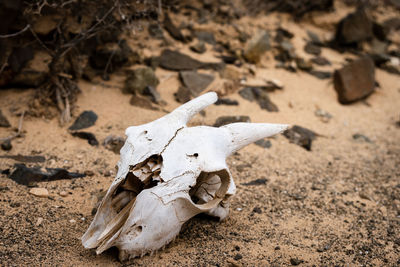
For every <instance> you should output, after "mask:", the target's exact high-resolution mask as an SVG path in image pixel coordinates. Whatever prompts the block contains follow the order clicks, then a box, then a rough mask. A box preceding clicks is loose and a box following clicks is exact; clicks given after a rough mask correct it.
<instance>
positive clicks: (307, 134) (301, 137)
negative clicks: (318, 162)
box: [283, 125, 317, 151]
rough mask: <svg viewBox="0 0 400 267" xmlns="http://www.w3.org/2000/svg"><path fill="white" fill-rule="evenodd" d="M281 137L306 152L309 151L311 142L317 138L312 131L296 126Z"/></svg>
mask: <svg viewBox="0 0 400 267" xmlns="http://www.w3.org/2000/svg"><path fill="white" fill-rule="evenodd" d="M283 135H284V136H285V137H286V138H287V139H289V141H290V142H291V143H294V144H296V145H299V146H301V147H303V148H305V149H306V150H308V151H311V144H312V141H313V140H315V138H316V136H317V135H316V133H314V132H313V131H311V130H309V129H306V128H303V127H300V126H297V125H295V126H293V127H292V128H290V129H288V130H286V131H285V132H283Z"/></svg>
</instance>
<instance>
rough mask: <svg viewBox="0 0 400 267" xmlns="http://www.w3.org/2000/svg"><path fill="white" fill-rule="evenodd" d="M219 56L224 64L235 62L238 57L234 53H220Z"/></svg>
mask: <svg viewBox="0 0 400 267" xmlns="http://www.w3.org/2000/svg"><path fill="white" fill-rule="evenodd" d="M220 58H221V59H222V61H223V62H225V63H226V64H235V63H236V61H237V60H238V57H237V56H234V55H221V56H220Z"/></svg>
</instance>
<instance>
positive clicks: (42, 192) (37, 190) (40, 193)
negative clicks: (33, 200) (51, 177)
mask: <svg viewBox="0 0 400 267" xmlns="http://www.w3.org/2000/svg"><path fill="white" fill-rule="evenodd" d="M29 193H30V194H32V195H34V196H36V197H43V198H45V197H49V191H48V190H47V189H46V188H43V187H34V188H32V189H31V190H29Z"/></svg>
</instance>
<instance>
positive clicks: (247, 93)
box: [239, 87, 256, 102]
mask: <svg viewBox="0 0 400 267" xmlns="http://www.w3.org/2000/svg"><path fill="white" fill-rule="evenodd" d="M239 95H240V96H241V97H243V98H244V99H246V100H249V101H250V102H253V101H254V100H255V99H256V98H255V96H254V93H253V87H245V88H243V89H242V90H240V91H239Z"/></svg>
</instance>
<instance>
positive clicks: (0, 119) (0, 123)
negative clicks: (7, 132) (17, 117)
mask: <svg viewBox="0 0 400 267" xmlns="http://www.w3.org/2000/svg"><path fill="white" fill-rule="evenodd" d="M10 126H11V124H10V122H9V121H8V120H7V118H6V117H5V116H4V115H3V112H2V111H1V109H0V127H6V128H8V127H10Z"/></svg>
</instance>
